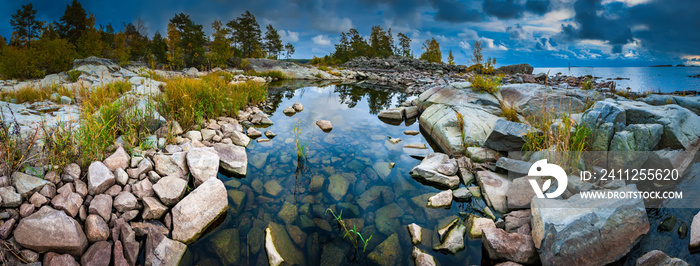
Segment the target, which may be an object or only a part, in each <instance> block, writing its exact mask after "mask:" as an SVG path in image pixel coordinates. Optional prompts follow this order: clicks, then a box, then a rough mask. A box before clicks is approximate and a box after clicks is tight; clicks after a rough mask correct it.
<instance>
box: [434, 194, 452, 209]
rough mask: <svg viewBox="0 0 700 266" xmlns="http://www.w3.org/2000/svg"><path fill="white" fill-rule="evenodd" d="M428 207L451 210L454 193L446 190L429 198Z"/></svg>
mask: <svg viewBox="0 0 700 266" xmlns="http://www.w3.org/2000/svg"><path fill="white" fill-rule="evenodd" d="M428 207H431V208H444V209H449V208H450V207H452V191H451V190H445V191H442V192H440V193H437V194H435V195H434V196H432V197H430V198H428Z"/></svg>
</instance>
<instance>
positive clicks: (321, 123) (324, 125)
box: [316, 120, 333, 132]
mask: <svg viewBox="0 0 700 266" xmlns="http://www.w3.org/2000/svg"><path fill="white" fill-rule="evenodd" d="M316 125H317V126H318V127H319V128H320V129H321V130H323V132H330V131H331V130H333V125H332V124H331V121H328V120H318V121H316Z"/></svg>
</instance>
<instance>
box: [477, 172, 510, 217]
mask: <svg viewBox="0 0 700 266" xmlns="http://www.w3.org/2000/svg"><path fill="white" fill-rule="evenodd" d="M476 174H477V181H478V182H479V186H480V187H481V192H482V193H483V195H484V198H485V199H486V202H487V203H488V204H489V205H491V206H492V207H493V209H494V210H496V211H497V212H501V213H506V212H508V200H507V198H506V195H507V194H508V188H509V187H510V185H511V183H512V181H510V180H508V179H507V178H506V177H505V176H503V175H501V174H497V173H494V172H491V171H479V172H477V173H476Z"/></svg>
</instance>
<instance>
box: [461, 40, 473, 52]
mask: <svg viewBox="0 0 700 266" xmlns="http://www.w3.org/2000/svg"><path fill="white" fill-rule="evenodd" d="M459 47H460V48H462V49H464V50H471V49H472V45H471V44H469V42H467V41H460V42H459Z"/></svg>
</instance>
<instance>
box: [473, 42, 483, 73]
mask: <svg viewBox="0 0 700 266" xmlns="http://www.w3.org/2000/svg"><path fill="white" fill-rule="evenodd" d="M482 50H483V48H482V47H481V41H474V44H473V45H472V63H474V65H475V66H477V67H478V68H479V69H481V67H482V66H483V65H482V62H484V55H483V54H482V53H481V51H482Z"/></svg>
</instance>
